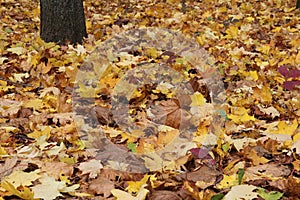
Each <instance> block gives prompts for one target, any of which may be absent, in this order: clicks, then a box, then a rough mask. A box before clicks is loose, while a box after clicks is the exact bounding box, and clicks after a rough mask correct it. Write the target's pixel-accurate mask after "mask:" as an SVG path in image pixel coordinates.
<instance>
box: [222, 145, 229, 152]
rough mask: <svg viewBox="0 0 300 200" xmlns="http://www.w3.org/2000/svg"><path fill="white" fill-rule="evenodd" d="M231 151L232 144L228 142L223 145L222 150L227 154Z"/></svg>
mask: <svg viewBox="0 0 300 200" xmlns="http://www.w3.org/2000/svg"><path fill="white" fill-rule="evenodd" d="M229 149H230V144H229V143H228V142H227V143H225V144H223V145H222V150H223V151H224V152H226V153H227V152H228V150H229Z"/></svg>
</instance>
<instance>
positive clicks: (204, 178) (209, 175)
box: [179, 165, 220, 189]
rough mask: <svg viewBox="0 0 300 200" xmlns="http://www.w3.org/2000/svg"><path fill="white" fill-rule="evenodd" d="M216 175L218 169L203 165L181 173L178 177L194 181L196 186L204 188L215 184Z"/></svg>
mask: <svg viewBox="0 0 300 200" xmlns="http://www.w3.org/2000/svg"><path fill="white" fill-rule="evenodd" d="M218 175H220V173H219V172H218V171H216V170H215V169H212V168H210V167H207V166H206V165H203V166H202V167H201V168H199V169H198V170H197V171H194V172H188V173H186V174H181V175H179V177H181V178H182V179H184V180H188V181H192V182H194V183H196V186H197V187H199V188H201V189H205V188H207V187H209V186H212V185H214V184H215V182H216V179H217V176H218Z"/></svg>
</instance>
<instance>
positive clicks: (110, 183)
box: [0, 0, 300, 200]
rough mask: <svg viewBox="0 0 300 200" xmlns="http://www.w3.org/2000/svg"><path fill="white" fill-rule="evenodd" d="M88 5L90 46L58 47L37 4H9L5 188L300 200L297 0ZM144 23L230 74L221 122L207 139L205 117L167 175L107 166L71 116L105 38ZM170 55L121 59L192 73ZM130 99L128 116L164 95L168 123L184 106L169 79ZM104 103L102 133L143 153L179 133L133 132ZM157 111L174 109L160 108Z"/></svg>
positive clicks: (2, 84) (12, 192)
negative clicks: (189, 42) (185, 41)
mask: <svg viewBox="0 0 300 200" xmlns="http://www.w3.org/2000/svg"><path fill="white" fill-rule="evenodd" d="M84 3H85V8H86V9H85V11H86V20H87V29H88V33H89V37H88V38H87V39H86V40H85V42H84V44H83V46H81V45H77V46H72V45H66V46H58V45H56V44H54V43H45V42H43V41H42V40H41V39H40V38H39V36H38V34H39V32H38V29H39V28H38V27H39V4H38V2H36V1H33V2H32V1H30V2H29V1H25V0H19V1H18V2H17V3H16V2H15V1H14V0H3V1H2V2H1V7H0V17H1V24H0V69H1V70H0V97H1V98H0V124H1V126H0V160H1V163H0V179H1V184H0V196H2V197H3V198H4V199H5V198H16V197H18V198H21V199H38V198H41V199H55V198H60V197H62V196H64V197H65V198H78V199H80V198H87V199H88V198H98V199H135V200H142V199H160V198H166V199H214V200H216V199H222V198H223V199H272V200H273V199H274V200H275V199H280V198H281V199H298V198H299V194H300V189H299V188H300V180H299V176H300V161H299V159H300V157H299V154H300V140H299V138H300V130H299V123H300V122H299V119H300V102H299V99H300V98H299V96H300V95H299V85H300V83H299V82H300V79H299V78H300V75H299V73H300V69H299V66H300V50H299V49H300V39H299V29H300V26H299V21H300V13H299V11H297V10H295V8H294V7H295V2H294V1H281V0H270V1H265V2H264V1H255V0H250V1H244V0H237V1H222V0H219V1H210V0H203V1H193V0H186V1H179V0H166V1H160V0H157V1H147V0H143V1H129V2H128V1H110V2H105V1H92V0H91V1H90V0H86V1H85V2H84ZM166 9H167V12H166ZM140 27H161V28H167V29H173V30H180V31H181V32H183V33H184V34H186V35H187V36H190V37H193V38H196V40H197V42H198V43H199V44H200V45H201V46H202V47H203V48H205V49H206V50H207V51H208V52H209V53H210V54H211V56H212V57H214V59H215V61H216V63H215V64H216V67H217V69H218V70H219V71H220V73H221V74H222V75H223V77H224V84H225V86H226V96H227V99H226V105H225V106H224V107H222V109H221V110H220V115H221V116H222V119H223V120H225V124H224V127H219V126H216V127H213V129H212V130H213V134H212V135H211V134H210V132H209V131H210V130H208V125H210V124H213V123H211V122H210V121H209V120H208V119H209V118H208V119H205V120H203V121H201V123H200V125H199V127H198V131H197V132H196V133H195V135H193V138H192V141H190V142H193V144H194V146H189V149H190V150H189V151H186V152H184V154H185V155H184V156H182V157H181V158H179V159H177V160H176V161H175V163H172V165H168V166H166V167H165V168H164V169H163V171H153V172H151V173H148V174H134V173H126V172H120V171H118V170H113V169H111V168H118V167H120V163H116V162H110V163H109V165H110V166H111V168H106V167H105V166H103V165H102V163H101V162H100V161H98V160H96V159H95V155H96V153H93V152H87V151H86V149H85V146H84V144H83V143H82V141H81V140H80V139H79V136H78V132H77V130H76V126H75V124H74V122H73V118H72V117H73V113H72V101H73V99H72V88H73V86H74V81H75V78H76V74H77V72H78V66H80V65H81V64H82V62H83V59H84V58H85V57H86V56H87V55H89V54H90V53H91V51H92V50H94V48H95V47H96V45H99V44H101V42H102V41H103V40H106V39H108V38H110V37H112V36H113V35H115V34H118V33H120V32H122V31H125V30H129V29H133V28H140ZM163 53H164V52H159V51H157V50H155V49H148V50H145V55H136V54H135V55H128V54H126V55H125V54H124V56H123V57H120V60H119V61H120V62H118V63H117V62H116V63H115V65H116V66H117V65H118V67H119V68H121V69H122V68H123V69H124V68H130V67H132V64H138V63H140V62H145V61H147V62H148V61H149V60H151V59H152V60H155V62H161V61H162V60H163V59H164V58H165V59H166V61H165V62H166V63H169V64H170V65H171V66H172V67H173V68H179V69H180V70H182V71H183V73H184V71H186V72H188V71H189V70H190V68H188V67H187V68H185V69H181V68H180V67H181V66H182V65H181V63H182V62H183V61H182V60H180V59H177V58H174V56H173V55H170V54H168V53H165V54H166V57H164V58H159V56H160V55H161V54H163ZM128 57H129V58H128ZM170 58H172V59H173V58H174V59H173V60H172V59H170ZM170 60H172V62H170ZM173 61H174V62H173ZM119 68H114V67H113V66H112V68H111V72H114V70H116V69H118V73H122V71H120V70H119ZM190 72H192V71H190ZM113 75H114V76H113ZM189 76H191V74H190V75H189ZM117 77H118V76H116V74H113V73H111V74H108V76H107V77H106V79H101V80H100V85H101V83H102V84H103V87H102V88H101V90H100V94H101V95H102V97H105V95H106V97H107V96H109V94H110V91H111V89H112V88H113V87H114V85H115V84H116V82H117V81H119V79H118V78H117ZM189 78H191V77H188V76H187V80H190V79H189ZM204 78H205V77H204ZM101 81H102V82H101ZM146 94H147V95H148V96H150V98H147V96H146ZM134 95H135V96H134V98H132V100H131V104H130V105H131V107H130V114H131V116H132V118H134V119H140V118H143V117H144V115H145V114H147V111H146V110H147V109H146V108H147V105H149V102H157V104H159V105H158V106H157V107H156V108H155V109H156V110H155V109H153V110H152V115H151V116H152V118H151V120H153V121H154V122H155V120H158V121H159V120H160V119H161V118H162V117H164V120H165V121H167V122H168V124H167V125H168V126H169V127H171V128H173V129H174V128H177V127H178V124H177V123H176V122H177V121H178V116H181V114H178V113H179V112H182V111H181V110H180V108H178V104H176V101H174V100H172V99H173V97H174V94H173V93H172V91H170V90H169V89H168V85H152V86H151V87H147V88H139V89H138V90H137V91H136V93H135V94H134ZM190 98H191V99H190V101H191V102H194V104H198V105H199V104H201V105H202V103H203V101H205V100H206V101H207V104H209V95H207V91H206V90H205V89H204V90H199V93H197V94H195V95H194V96H192V97H190ZM162 100H163V101H164V102H159V101H162ZM105 103H106V99H105V98H102V99H101V98H99V99H98V101H97V106H98V107H96V112H97V113H98V117H99V119H98V120H99V122H102V125H101V126H102V128H103V130H105V133H106V134H107V137H109V138H110V139H111V140H112V141H113V142H114V143H116V144H118V145H125V147H126V148H129V149H130V150H131V151H133V152H135V151H138V152H144V151H145V149H147V147H146V146H148V147H149V145H150V149H155V148H160V147H161V145H164V144H165V143H167V142H168V141H169V140H170V139H171V138H172V137H173V135H174V133H173V132H171V131H161V132H159V131H157V132H155V131H154V133H155V134H156V135H157V137H156V138H154V139H153V137H152V138H151V137H150V136H149V137H148V136H147V137H146V139H144V141H143V140H141V138H139V137H140V135H138V137H132V135H129V134H128V133H126V132H122V131H120V130H119V129H117V127H115V126H114V125H113V124H110V122H111V121H110V120H111V119H109V116H108V115H105V113H106V114H107V112H106V111H107V110H105V109H106V108H107V107H109V106H110V105H105ZM101 106H102V107H101ZM136 107H139V109H137V108H136ZM160 110H164V111H165V112H167V115H166V116H158V115H155V113H158V111H160ZM153 113H154V114H153ZM146 125H148V124H146ZM173 129H171V130H173ZM168 130H170V129H168ZM151 133H152V132H151ZM143 134H144V133H143ZM143 136H144V135H143ZM214 136H217V137H214ZM144 138H145V137H144ZM216 138H217V139H216ZM145 140H147V141H145ZM203 144H205V145H203ZM151 145H152V146H151ZM207 146H209V147H207ZM151 164H155V163H148V167H149V169H151V166H152V165H151ZM153 168H155V166H154V167H153ZM2 197H0V199H3V198H2Z"/></svg>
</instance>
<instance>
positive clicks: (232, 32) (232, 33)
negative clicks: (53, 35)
mask: <svg viewBox="0 0 300 200" xmlns="http://www.w3.org/2000/svg"><path fill="white" fill-rule="evenodd" d="M238 33H239V28H238V27H236V26H230V27H229V28H228V29H227V30H226V34H227V35H226V36H225V38H228V39H233V38H236V37H237V35H238Z"/></svg>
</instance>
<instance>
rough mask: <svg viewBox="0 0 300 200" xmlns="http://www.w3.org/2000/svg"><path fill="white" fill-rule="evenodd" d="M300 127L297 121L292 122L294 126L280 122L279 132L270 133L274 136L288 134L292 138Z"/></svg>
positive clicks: (271, 131)
mask: <svg viewBox="0 0 300 200" xmlns="http://www.w3.org/2000/svg"><path fill="white" fill-rule="evenodd" d="M297 127H298V122H297V120H296V119H294V121H293V122H292V124H290V125H289V124H287V123H286V122H285V121H280V122H278V125H277V130H270V133H274V134H286V135H290V136H292V135H293V134H294V133H295V131H296V129H297Z"/></svg>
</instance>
